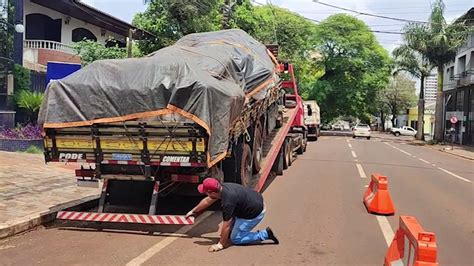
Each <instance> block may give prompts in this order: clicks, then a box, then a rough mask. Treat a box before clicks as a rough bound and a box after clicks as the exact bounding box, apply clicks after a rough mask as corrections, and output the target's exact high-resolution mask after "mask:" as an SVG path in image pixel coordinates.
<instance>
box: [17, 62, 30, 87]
mask: <svg viewBox="0 0 474 266" xmlns="http://www.w3.org/2000/svg"><path fill="white" fill-rule="evenodd" d="M30 74H31V73H30V71H29V70H28V69H26V68H24V67H22V66H21V65H18V64H16V65H15V68H14V70H13V75H14V82H13V83H14V86H15V92H19V91H22V90H29V89H30V85H31V75H30Z"/></svg>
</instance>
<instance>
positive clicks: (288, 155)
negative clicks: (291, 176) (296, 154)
mask: <svg viewBox="0 0 474 266" xmlns="http://www.w3.org/2000/svg"><path fill="white" fill-rule="evenodd" d="M283 147H284V155H285V156H284V160H283V169H284V170H286V169H288V167H290V166H291V163H292V160H293V158H292V157H293V146H292V142H291V141H288V139H285V142H284V145H283Z"/></svg>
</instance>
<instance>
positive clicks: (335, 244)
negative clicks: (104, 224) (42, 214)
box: [0, 136, 474, 265]
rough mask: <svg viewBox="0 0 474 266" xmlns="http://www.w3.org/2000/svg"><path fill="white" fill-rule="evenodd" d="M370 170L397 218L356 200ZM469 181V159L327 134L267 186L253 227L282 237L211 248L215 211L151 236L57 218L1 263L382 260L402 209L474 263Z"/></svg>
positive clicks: (453, 254) (455, 257)
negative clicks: (384, 181)
mask: <svg viewBox="0 0 474 266" xmlns="http://www.w3.org/2000/svg"><path fill="white" fill-rule="evenodd" d="M373 172H379V173H382V174H384V175H387V176H388V177H389V190H390V193H391V195H392V198H393V200H394V204H395V207H396V214H395V215H394V216H388V217H386V216H374V215H372V214H368V213H367V211H366V209H365V207H364V205H363V204H362V196H363V193H364V191H365V190H366V187H365V186H366V185H368V183H369V181H370V174H371V173H373ZM473 180H474V163H473V162H472V161H469V160H466V159H462V158H458V157H454V156H452V155H449V154H445V153H442V152H439V151H435V150H432V149H430V148H427V147H421V146H416V145H411V144H410V143H409V142H407V141H396V140H393V139H381V138H372V139H371V140H366V139H355V140H354V139H352V138H349V137H344V136H324V137H321V138H320V139H319V140H318V141H317V142H311V143H310V144H309V146H308V150H307V152H306V153H305V154H304V155H300V156H299V157H298V159H297V160H296V161H295V162H293V165H292V166H291V167H290V168H289V169H288V170H286V171H285V173H284V175H283V176H277V177H276V178H274V179H273V180H272V181H271V183H270V184H269V186H268V187H267V188H266V190H265V191H264V192H263V195H264V198H265V201H266V205H267V215H266V217H265V219H264V220H263V222H262V224H261V225H259V227H258V228H260V229H263V228H265V227H266V226H268V225H269V226H271V227H272V229H273V230H274V232H275V234H276V235H277V236H278V237H279V239H280V242H281V243H280V245H273V244H264V245H257V246H243V247H236V246H234V247H230V248H228V249H226V250H223V251H220V252H218V253H213V254H212V253H208V251H207V248H208V246H209V245H211V244H212V243H216V242H217V241H218V237H219V236H218V233H216V231H217V230H218V224H219V222H220V220H221V214H220V212H219V211H218V210H215V211H209V212H206V213H205V214H203V216H204V217H200V218H199V219H198V221H199V222H198V224H196V225H194V226H192V227H175V226H172V227H166V226H161V227H160V226H158V227H154V228H153V230H154V231H155V233H154V234H149V233H148V232H140V231H136V230H128V229H134V228H118V229H107V228H105V229H104V228H103V229H102V230H97V226H96V225H92V226H91V227H92V228H86V226H85V224H70V223H68V224H66V223H60V222H56V223H53V224H51V225H48V226H47V227H42V228H38V229H36V230H33V231H31V232H27V233H25V234H22V235H19V236H15V237H11V238H9V239H6V240H3V241H0V258H1V259H0V265H26V264H33V263H34V264H43V265H50V264H55V265H65V264H87V265H90V264H95V265H105V264H108V265H116V264H119V265H124V264H128V265H137V264H143V265H158V264H159V265H183V264H198V265H209V264H222V265H224V264H226V265H228V264H245V265H249V264H286V265H295V264H308V265H330V264H337V265H341V264H346V265H348V264H350V265H381V264H383V260H384V256H385V253H386V251H387V247H388V245H389V243H390V241H391V239H392V237H393V232H394V231H396V229H397V228H398V217H399V215H412V216H415V217H416V218H417V219H418V221H419V222H420V223H421V224H422V226H423V227H424V228H425V230H428V231H432V232H435V234H436V238H437V244H438V259H439V262H440V265H474V255H473V251H474V231H473V230H474V212H473V208H474V207H473V206H474V204H473V202H474V193H473V192H474V191H473V184H472V181H473ZM188 205H190V204H188ZM182 208H183V211H185V210H187V209H188V208H189V206H182ZM135 229H136V228H135ZM150 230H152V229H150Z"/></svg>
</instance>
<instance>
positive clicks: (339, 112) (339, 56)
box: [309, 14, 391, 122]
mask: <svg viewBox="0 0 474 266" xmlns="http://www.w3.org/2000/svg"><path fill="white" fill-rule="evenodd" d="M316 45H317V46H316V48H317V51H318V52H319V53H320V54H321V55H322V58H321V60H319V64H320V66H321V67H322V68H323V69H324V75H323V76H322V77H321V78H320V79H319V80H318V81H317V82H315V83H314V85H313V87H312V88H311V91H310V92H309V95H310V97H311V98H314V99H316V100H318V102H319V103H320V106H321V117H322V119H323V120H324V122H328V121H331V120H332V119H334V118H336V117H339V116H347V115H353V116H355V117H357V118H360V119H362V120H369V119H370V115H371V114H373V113H375V112H377V106H376V104H375V101H376V97H377V92H378V91H379V90H381V89H383V88H385V87H386V85H387V83H388V78H389V77H390V64H391V60H390V57H389V55H388V52H387V51H386V50H385V49H383V47H382V46H381V45H380V44H379V43H378V42H377V41H376V38H375V36H374V35H373V33H372V32H370V30H369V28H368V27H367V25H366V24H365V23H364V22H363V21H361V20H359V19H357V18H355V17H352V16H349V15H346V14H337V15H333V16H330V17H329V18H328V19H326V20H324V21H323V22H321V23H320V24H319V25H318V27H317V30H316Z"/></svg>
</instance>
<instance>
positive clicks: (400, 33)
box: [252, 1, 404, 35]
mask: <svg viewBox="0 0 474 266" xmlns="http://www.w3.org/2000/svg"><path fill="white" fill-rule="evenodd" d="M252 2H254V3H256V4H258V5H262V6H263V4H260V3H258V2H255V1H252ZM272 10H273V9H272ZM290 11H292V10H290ZM292 12H295V11H292ZM273 15H274V16H275V14H273ZM300 16H301V17H302V18H304V19H306V20H310V21H312V22H316V23H321V21H320V20H317V19H312V18H308V17H305V16H302V15H301V14H300ZM369 31H370V32H373V33H381V34H397V35H403V34H404V33H402V32H397V31H383V30H369Z"/></svg>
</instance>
